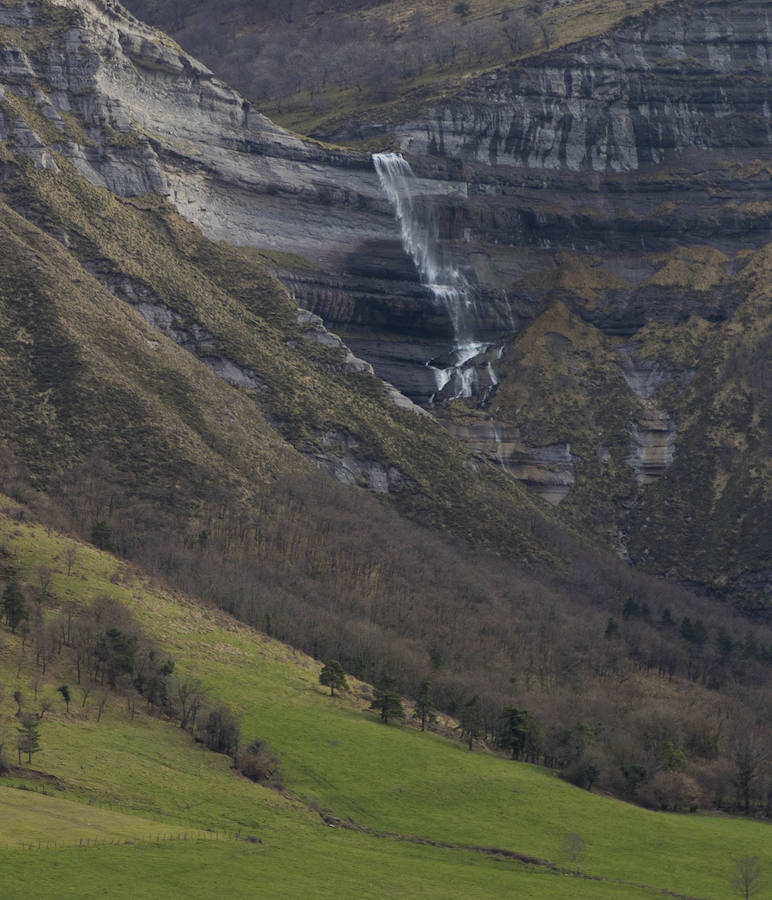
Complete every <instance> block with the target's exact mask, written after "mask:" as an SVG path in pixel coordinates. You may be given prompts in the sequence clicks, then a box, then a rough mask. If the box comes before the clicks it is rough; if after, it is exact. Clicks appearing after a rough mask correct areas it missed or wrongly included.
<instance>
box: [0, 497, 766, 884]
mask: <svg viewBox="0 0 772 900" xmlns="http://www.w3.org/2000/svg"><path fill="white" fill-rule="evenodd" d="M5 509H6V511H5V513H4V514H3V516H2V518H1V519H0V535H2V537H0V541H2V545H3V548H4V553H5V559H6V561H8V560H12V561H13V562H14V564H15V565H16V566H17V567H18V568H19V570H20V571H21V572H23V573H30V574H31V573H33V572H36V571H39V567H40V566H41V565H43V566H46V567H47V568H49V569H50V570H52V580H51V583H50V585H49V588H48V590H49V600H48V601H46V603H45V605H44V618H45V619H46V620H48V621H51V620H53V618H54V616H55V614H56V611H57V608H60V607H61V608H63V607H64V606H65V602H66V603H67V604H69V605H70V609H71V611H73V612H74V613H75V614H76V615H77V613H78V612H80V611H82V610H83V608H84V607H85V606H87V605H88V604H89V603H91V602H93V600H94V599H95V598H97V597H104V596H110V597H112V598H113V599H114V600H115V601H117V602H119V603H120V604H121V606H123V607H125V609H126V610H128V611H129V612H130V613H131V615H132V616H133V617H134V619H135V620H136V621H137V622H138V623H139V624H141V625H142V626H143V627H145V628H146V629H147V631H148V632H149V633H152V634H153V635H155V637H156V640H157V641H158V642H159V645H160V647H161V649H162V651H163V653H164V654H171V655H172V656H173V658H174V660H175V675H176V676H178V677H180V678H183V677H189V676H198V677H200V678H201V679H202V681H204V682H205V683H206V685H207V686H208V687H209V688H210V689H211V692H212V695H213V696H216V697H218V698H219V699H222V700H225V701H227V702H228V703H230V704H231V705H232V706H233V708H234V709H235V710H236V711H237V712H238V715H239V718H240V720H241V727H242V733H243V735H244V737H245V739H251V738H253V737H255V736H257V735H259V736H260V737H262V738H267V739H268V740H269V741H270V743H271V745H272V747H273V748H274V749H275V750H276V751H277V752H278V754H279V756H280V757H281V761H282V770H283V780H284V790H283V791H282V792H280V793H279V792H276V791H275V790H271V789H269V788H267V787H261V786H259V785H256V784H253V783H252V782H250V781H248V780H247V779H245V778H243V777H241V776H239V775H237V774H236V773H235V772H234V770H233V769H231V768H230V766H229V760H228V759H227V757H225V756H222V755H220V754H216V753H212V752H210V751H207V750H206V749H204V748H203V746H202V745H200V744H196V743H194V742H193V741H192V740H191V737H190V736H189V735H188V734H187V733H186V732H185V731H183V730H182V729H180V728H179V726H178V725H177V724H175V723H174V722H172V721H169V720H166V719H165V718H164V717H158V716H156V715H151V714H149V713H147V712H145V710H144V708H143V704H142V703H141V702H140V703H138V704H137V707H136V712H135V714H134V715H133V716H131V715H129V713H128V712H127V706H126V701H125V698H123V697H120V696H116V695H115V694H111V695H110V698H109V700H108V703H107V706H106V708H105V711H104V714H103V715H102V716H101V720H100V721H97V720H96V719H97V714H96V713H97V711H96V697H95V694H96V692H97V690H98V686H93V687H92V693H91V694H90V695H89V696H88V697H87V698H86V701H85V705H81V697H80V694H79V693H78V692H76V690H75V684H74V678H73V675H74V669H73V661H72V648H71V647H68V646H67V645H66V644H65V645H64V646H63V647H62V650H61V653H53V654H52V657H51V659H50V661H49V665H48V667H47V671H46V674H45V676H44V675H42V673H41V669H40V667H39V666H37V665H36V664H35V654H34V653H33V652H32V646H31V645H28V647H27V650H26V651H25V650H24V649H23V647H22V639H21V638H20V637H19V636H18V635H14V634H11V633H10V631H8V630H7V629H3V633H2V650H0V671H1V672H2V684H3V688H4V692H3V701H2V706H1V707H0V723H1V724H0V731H2V733H3V734H4V735H5V736H6V743H11V741H10V740H9V737H10V736H12V734H13V731H14V729H15V726H16V723H17V722H18V720H17V719H16V718H15V716H14V711H15V708H16V707H15V704H14V701H13V699H12V695H13V692H14V691H17V690H21V691H22V693H23V694H24V696H25V698H27V699H26V700H25V708H26V709H28V710H34V709H37V708H38V707H39V705H40V703H41V701H42V700H43V699H44V698H46V697H49V698H51V699H52V700H53V701H54V703H53V707H52V708H51V709H50V710H49V711H47V712H46V713H45V715H44V717H43V719H42V722H41V724H40V735H41V750H40V752H39V753H37V754H36V755H35V757H34V760H33V764H32V765H31V766H28V765H22V766H21V767H16V766H15V767H14V768H13V769H12V770H11V771H10V772H7V773H6V775H5V777H4V778H3V787H1V788H0V805H2V808H3V811H4V813H7V814H4V815H3V816H2V817H0V823H2V824H0V854H2V858H3V871H4V878H5V882H4V884H5V887H6V890H9V891H10V894H9V895H10V896H13V897H16V896H22V895H23V894H24V893H25V892H26V893H28V892H29V891H30V890H33V891H34V892H35V893H36V895H37V896H41V897H47V896H54V895H55V896H96V894H97V892H99V891H100V890H103V889H104V885H105V883H108V884H109V885H110V894H111V896H117V897H122V896H129V894H130V892H131V891H132V890H133V892H134V894H133V895H134V896H136V895H137V892H138V891H140V892H141V893H142V895H143V896H148V897H161V896H163V895H166V896H168V895H169V893H170V892H171V893H174V892H177V893H184V894H185V895H186V896H193V897H198V896H201V897H204V896H207V895H211V893H210V892H211V890H212V889H213V885H214V884H215V883H216V882H217V881H218V880H219V881H220V883H221V882H222V879H227V883H228V885H229V891H230V892H231V893H232V895H233V896H250V895H251V893H250V892H251V891H253V890H254V882H253V879H255V878H259V880H260V884H261V886H262V889H263V891H265V893H266V895H268V896H276V897H282V896H288V897H289V896H293V895H294V896H297V893H298V892H299V891H300V890H304V889H311V888H312V887H313V888H314V890H315V892H317V893H318V894H319V895H320V896H332V895H333V892H335V893H336V895H337V896H343V897H356V896H373V897H377V896H384V895H392V894H394V893H396V892H399V891H404V892H406V893H408V894H409V895H410V896H426V897H432V896H438V897H439V896H444V897H447V896H458V897H461V896H469V895H470V894H471V895H473V896H476V897H477V896H479V897H488V896H490V897H495V896H502V895H507V894H512V893H516V894H517V896H523V897H545V896H549V897H556V898H560V897H566V898H568V897H576V896H583V897H593V898H594V897H598V898H600V897H645V896H656V895H658V894H659V893H660V892H661V891H662V890H663V889H664V890H668V891H673V892H676V893H677V894H678V895H686V896H691V897H707V896H716V895H721V894H722V892H724V891H725V890H726V889H727V885H728V884H729V879H730V878H731V874H732V869H733V860H734V858H736V857H742V856H757V855H758V856H760V857H761V858H762V861H763V865H764V866H765V867H769V866H772V856H770V855H769V849H768V848H769V846H770V844H769V841H768V840H767V831H768V826H765V825H763V824H760V823H756V822H753V821H739V820H732V819H728V818H720V817H711V816H688V815H680V816H678V815H668V814H663V813H653V812H648V811H645V810H640V809H637V808H635V807H633V806H630V805H628V804H624V803H620V802H618V801H614V800H611V799H609V798H607V797H603V796H599V795H596V794H592V793H589V792H586V791H582V790H579V789H577V788H574V787H571V786H570V785H567V784H565V783H564V782H561V781H559V780H558V779H556V778H555V777H554V776H553V775H552V774H551V773H549V772H548V771H546V770H544V769H539V768H536V767H533V766H529V765H526V764H520V763H514V762H512V761H510V760H507V759H503V758H501V757H496V756H493V755H491V754H490V753H486V752H474V753H469V752H467V751H466V750H465V749H464V748H463V746H462V745H461V744H459V743H458V742H456V741H449V740H448V739H447V738H444V737H442V736H440V735H437V734H430V733H424V734H422V733H420V732H419V731H417V730H416V729H415V728H411V727H407V726H405V725H389V726H384V725H382V724H381V723H380V722H379V721H377V719H376V718H375V717H374V714H373V713H370V712H367V711H366V710H365V706H366V702H365V697H366V695H367V693H368V688H367V686H366V685H362V684H361V683H358V682H354V684H353V685H352V687H353V691H352V694H351V695H349V696H344V697H342V698H335V699H331V698H330V697H329V695H328V693H327V692H326V691H325V690H324V689H322V688H321V687H320V686H319V685H318V673H319V669H320V666H319V664H318V663H316V662H314V661H313V660H311V659H309V658H308V657H305V656H303V655H302V654H299V653H297V652H296V651H293V650H291V649H290V648H289V647H287V646H286V645H283V644H279V643H278V642H276V641H273V640H271V639H269V638H267V637H265V636H264V635H260V634H258V633H256V632H254V631H253V630H251V629H249V628H248V627H246V626H244V625H242V624H240V623H238V622H236V621H235V620H233V619H231V618H229V617H228V616H227V615H225V614H223V613H220V612H217V611H216V610H214V609H212V608H208V607H205V606H202V605H201V604H200V603H198V602H196V601H195V600H193V599H191V598H189V597H186V596H184V595H181V594H179V593H177V592H174V591H171V590H169V589H168V588H164V587H163V586H162V585H160V584H158V583H155V582H152V581H150V580H148V579H146V578H144V577H142V576H141V575H140V574H139V573H137V572H135V571H133V570H131V569H129V568H127V567H126V566H125V565H123V564H121V563H119V562H118V561H116V560H115V559H114V558H112V557H110V556H109V555H107V554H104V553H101V552H99V551H96V550H94V549H91V548H89V547H87V546H86V545H80V546H78V555H77V558H76V561H75V564H74V565H72V567H71V573H70V575H69V576H68V575H67V573H66V568H67V567H66V564H65V560H64V557H65V555H66V550H67V548H68V547H69V546H70V544H71V542H70V541H69V540H68V539H65V538H62V537H60V536H58V535H57V534H56V533H53V532H50V531H46V530H45V529H43V528H41V527H39V526H37V525H35V524H33V523H27V522H24V521H20V520H19V516H18V513H17V512H16V511H15V509H14V508H13V507H12V505H9V504H6V507H5ZM63 681H65V682H69V683H71V684H72V687H73V695H74V698H73V702H72V703H71V706H70V710H69V712H66V711H65V710H64V706H63V704H62V702H61V699H60V698H59V697H58V696H57V695H56V693H55V690H56V687H57V686H58V685H59V684H60V683H62V682H63ZM87 683H88V682H87V679H86V677H85V676H84V678H83V684H84V685H86V684H87ZM35 690H37V700H35V699H33V697H34V691H35ZM6 756H9V754H8V753H7V752H6ZM14 761H15V760H14ZM13 785H17V786H18V785H23V786H25V787H26V788H28V789H32V790H31V791H30V790H27V791H24V792H17V791H11V792H10V793H9V787H10V786H13ZM41 791H42V792H43V795H41V793H40V792H41ZM320 811H321V815H320ZM322 816H323V817H324V818H322ZM330 825H333V826H334V827H330ZM202 830H211V831H210V832H209V833H208V834H207V835H201V834H199V833H198V832H200V831H202ZM180 832H181V833H182V837H184V838H185V839H178V840H173V838H174V836H175V835H179V834H180ZM193 832H196V834H193ZM215 832H216V834H214V833H215ZM569 833H572V834H577V835H579V837H581V839H582V840H583V842H584V851H583V853H582V854H581V859H580V860H575V861H572V860H569V859H566V856H565V851H564V850H563V849H561V848H562V845H563V842H564V839H565V836H566V834H569ZM159 836H160V837H161V838H162V839H161V840H160V841H159ZM250 837H251V838H259V840H260V842H261V843H252V842H251V841H250V840H249V838H250ZM202 838H205V839H204V840H202ZM95 839H98V840H101V841H103V842H106V841H120V842H121V845H120V846H118V845H116V844H111V845H107V844H105V843H103V844H102V845H101V846H100V845H96V846H94V845H93V841H94V840H95ZM54 840H56V842H57V846H56V848H54V847H53V846H52V847H50V848H49V849H45V847H43V848H42V849H40V850H38V849H34V850H30V849H21V848H19V846H18V844H19V842H29V843H33V844H34V843H35V842H36V841H41V842H43V843H45V842H46V841H48V842H52V841H54ZM81 840H85V841H89V842H92V845H90V846H87V847H81V846H80V842H81ZM126 842H130V843H128V844H127V843H126ZM68 844H69V845H70V846H69V847H67V846H66V845H68ZM437 844H440V845H441V846H436V845H437ZM485 847H487V848H498V850H499V852H498V853H492V854H491V853H487V852H482V851H481V850H480V848H485ZM14 848H15V849H14ZM474 848H477V849H474ZM508 854H509V855H508ZM517 854H522V855H525V856H528V857H537V858H538V859H540V860H542V861H543V863H544V864H541V865H535V864H532V865H527V864H525V863H524V862H521V861H518V859H516V858H515V856H516V855H517ZM86 859H87V860H88V866H85V865H84V860H86ZM549 863H551V864H553V865H555V866H557V869H553V868H551V867H550V865H548V864H549ZM573 868H578V869H579V870H580V873H581V874H579V873H572V872H571V871H570V870H571V869H573ZM588 877H589V878H590V880H588ZM578 878H580V879H581V880H579V881H577V879H578ZM100 879H101V881H100ZM645 885H648V886H649V887H644V886H645Z"/></svg>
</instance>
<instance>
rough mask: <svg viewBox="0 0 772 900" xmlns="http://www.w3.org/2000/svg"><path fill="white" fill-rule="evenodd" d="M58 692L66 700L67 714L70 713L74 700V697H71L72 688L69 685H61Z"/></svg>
mask: <svg viewBox="0 0 772 900" xmlns="http://www.w3.org/2000/svg"><path fill="white" fill-rule="evenodd" d="M56 690H57V691H58V692H59V693H60V694H61V695H62V700H64V702H65V704H66V706H67V712H69V711H70V700H71V699H72V697H71V696H70V686H69V685H68V684H60V685H59V687H58V688H57V689H56Z"/></svg>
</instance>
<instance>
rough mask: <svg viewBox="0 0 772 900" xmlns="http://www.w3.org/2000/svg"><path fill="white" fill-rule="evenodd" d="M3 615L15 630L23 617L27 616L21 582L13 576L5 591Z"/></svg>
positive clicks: (9, 625) (12, 629)
mask: <svg viewBox="0 0 772 900" xmlns="http://www.w3.org/2000/svg"><path fill="white" fill-rule="evenodd" d="M3 615H4V616H5V621H6V622H7V623H8V627H9V628H10V629H11V631H13V632H15V631H16V629H17V627H18V626H19V624H20V623H21V622H22V620H23V619H26V618H27V604H26V602H25V600H24V594H23V593H22V590H21V588H20V587H19V582H18V581H16V579H15V578H12V579H11V580H10V581H9V582H8V584H6V586H5V590H4V591H3Z"/></svg>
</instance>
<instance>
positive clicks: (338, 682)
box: [319, 659, 348, 697]
mask: <svg viewBox="0 0 772 900" xmlns="http://www.w3.org/2000/svg"><path fill="white" fill-rule="evenodd" d="M319 683H320V684H323V685H324V686H325V687H328V688H329V689H330V696H331V697H334V696H335V688H337V689H338V690H339V691H347V690H348V682H347V681H346V673H345V672H344V671H343V666H342V665H341V664H340V663H339V662H338V660H337V659H331V660H330V661H329V662H328V663H327V664H326V665H325V666H324V668H323V669H322V671H321V672H320V673H319Z"/></svg>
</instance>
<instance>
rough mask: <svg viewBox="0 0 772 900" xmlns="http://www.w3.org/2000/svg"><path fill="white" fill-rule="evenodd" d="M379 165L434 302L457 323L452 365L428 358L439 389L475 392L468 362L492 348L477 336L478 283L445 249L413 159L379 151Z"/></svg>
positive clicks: (376, 157)
mask: <svg viewBox="0 0 772 900" xmlns="http://www.w3.org/2000/svg"><path fill="white" fill-rule="evenodd" d="M373 164H374V165H375V171H376V172H377V173H378V178H379V179H380V182H381V187H382V188H383V191H384V193H385V194H386V196H387V197H388V198H389V201H390V202H391V205H392V206H393V207H394V211H395V213H396V216H397V221H398V222H399V227H400V231H401V235H402V246H403V247H404V249H405V252H406V253H407V254H408V256H409V257H410V258H411V259H412V260H413V262H414V263H415V267H416V269H418V274H419V275H420V277H421V283H422V284H423V285H424V287H426V288H427V289H428V291H429V293H430V294H431V296H432V300H433V302H434V303H436V304H438V305H442V306H444V307H445V309H446V311H447V313H448V318H449V319H450V322H451V325H452V326H453V347H452V349H451V352H450V354H449V360H448V361H449V362H450V365H449V366H445V367H439V366H435V365H433V364H432V362H433V361H432V360H429V361H428V362H427V364H426V365H427V367H428V368H430V369H431V370H432V371H433V372H434V380H435V384H436V387H437V392H439V391H441V390H442V389H443V388H444V387H445V386H446V385H447V384H449V383H450V382H453V389H454V391H455V393H454V396H455V397H471V396H472V394H473V393H474V390H475V387H476V382H477V374H476V372H475V371H474V369H473V368H470V367H467V368H466V369H465V368H464V364H465V363H467V362H468V361H469V360H470V359H472V358H473V357H475V356H477V354H478V353H480V352H481V351H482V350H484V349H485V348H486V346H487V345H486V344H485V343H483V342H481V341H479V340H476V339H475V334H474V324H475V319H476V314H477V309H476V306H475V301H474V290H473V288H472V285H471V284H470V283H469V282H468V281H467V279H466V278H465V277H464V274H463V272H461V271H460V269H458V268H457V267H456V266H455V265H454V264H453V261H452V259H451V258H450V257H449V256H448V254H446V253H445V250H444V248H443V246H442V244H441V242H440V240H439V236H438V233H437V231H438V230H437V223H436V220H435V219H434V218H433V217H432V216H431V215H430V214H428V213H427V211H426V209H425V207H424V205H423V204H422V203H421V202H420V200H419V197H418V195H417V194H416V193H415V191H414V184H415V175H414V174H413V170H412V169H411V168H410V164H409V163H408V162H407V160H405V159H404V158H403V157H402V156H400V155H399V154H398V153H374V154H373Z"/></svg>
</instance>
